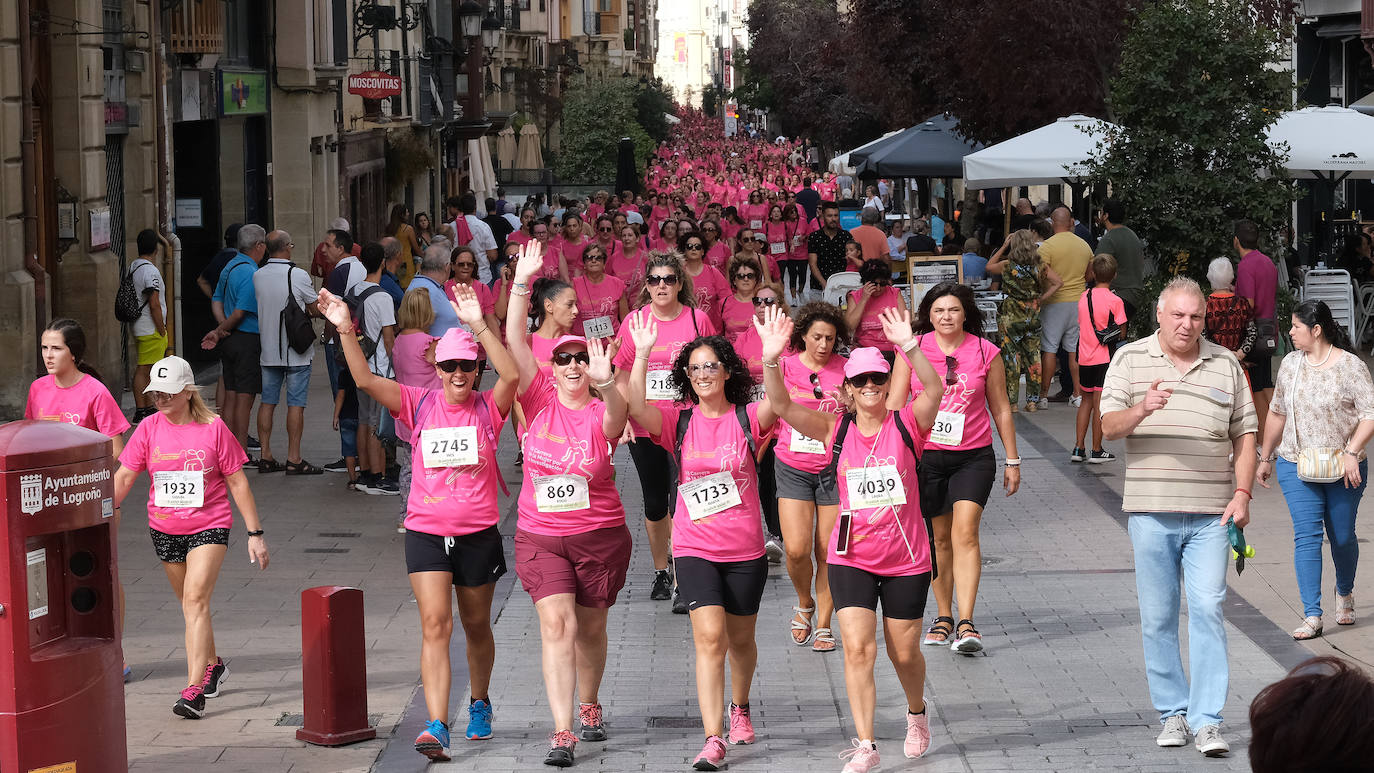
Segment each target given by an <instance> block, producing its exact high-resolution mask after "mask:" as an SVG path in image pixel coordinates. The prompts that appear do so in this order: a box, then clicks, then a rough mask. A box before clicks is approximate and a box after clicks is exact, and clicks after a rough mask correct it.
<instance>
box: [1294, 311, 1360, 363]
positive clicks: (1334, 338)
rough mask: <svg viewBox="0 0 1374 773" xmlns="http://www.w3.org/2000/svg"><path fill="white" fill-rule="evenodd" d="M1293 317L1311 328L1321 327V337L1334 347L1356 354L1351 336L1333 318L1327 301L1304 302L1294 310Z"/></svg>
mask: <svg viewBox="0 0 1374 773" xmlns="http://www.w3.org/2000/svg"><path fill="white" fill-rule="evenodd" d="M1293 316H1295V317H1297V318H1298V321H1299V322H1301V323H1302V324H1304V325H1306V326H1307V327H1309V328H1311V327H1316V326H1318V325H1320V326H1321V329H1322V332H1321V337H1322V338H1324V339H1326V342H1327V343H1329V344H1331V345H1332V346H1334V347H1336V348H1338V349H1344V350H1346V351H1347V352H1352V353H1354V352H1355V347H1354V345H1352V344H1351V343H1350V334H1349V333H1347V332H1346V329H1345V328H1344V327H1343V326H1342V325H1341V324H1340V323H1339V322H1337V321H1336V319H1335V317H1333V316H1331V307H1330V306H1327V305H1326V302H1325V301H1317V300H1309V301H1303V302H1302V303H1299V304H1298V306H1297V308H1295V309H1293Z"/></svg>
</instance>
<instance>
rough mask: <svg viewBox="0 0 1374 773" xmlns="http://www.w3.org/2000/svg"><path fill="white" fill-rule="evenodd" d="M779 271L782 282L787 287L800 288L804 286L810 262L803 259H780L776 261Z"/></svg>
mask: <svg viewBox="0 0 1374 773" xmlns="http://www.w3.org/2000/svg"><path fill="white" fill-rule="evenodd" d="M778 265H779V272H780V273H781V274H782V277H783V284H784V285H785V286H787V287H792V288H797V289H801V288H804V287H805V286H806V275H807V273H808V272H809V271H810V267H811V266H810V264H809V263H808V262H807V261H804V260H782V261H778Z"/></svg>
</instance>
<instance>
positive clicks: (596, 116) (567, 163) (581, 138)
mask: <svg viewBox="0 0 1374 773" xmlns="http://www.w3.org/2000/svg"><path fill="white" fill-rule="evenodd" d="M640 95H641V84H640V83H639V82H638V81H635V80H632V79H630V78H614V79H611V80H606V81H591V80H583V81H582V82H580V83H577V84H576V85H574V86H573V87H572V88H571V89H569V90H568V91H567V92H565V93H564V96H563V126H562V134H561V137H562V141H561V143H560V146H559V152H558V156H557V159H556V160H555V164H554V171H555V173H556V174H557V175H558V177H559V178H560V179H562V180H565V181H569V182H581V183H608V184H609V183H611V182H614V180H615V176H616V175H615V173H616V148H617V147H618V145H619V142H620V138H621V137H629V138H630V139H632V140H634V143H635V159H636V167H637V171H638V172H642V171H643V165H644V159H646V158H648V155H649V153H650V152H651V151H653V149H654V147H655V146H656V143H655V142H654V139H653V138H652V137H650V136H649V133H648V132H647V131H645V128H644V127H643V126H641V125H640V122H639V116H640V114H641V113H640V103H639V101H638V97H639V96H640ZM670 107H671V104H670ZM662 115H663V113H662V111H659V113H658V117H659V120H660V121H662V120H664V119H663V117H662ZM665 123H666V121H665ZM665 136H666V133H665Z"/></svg>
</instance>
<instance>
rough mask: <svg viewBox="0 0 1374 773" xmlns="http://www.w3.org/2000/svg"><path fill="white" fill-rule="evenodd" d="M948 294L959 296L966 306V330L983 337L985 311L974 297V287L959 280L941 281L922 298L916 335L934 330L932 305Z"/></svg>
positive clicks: (917, 315)
mask: <svg viewBox="0 0 1374 773" xmlns="http://www.w3.org/2000/svg"><path fill="white" fill-rule="evenodd" d="M946 295H953V296H954V297H955V298H958V299H959V303H960V304H961V305H962V306H963V307H964V332H965V333H968V334H969V335H975V336H978V337H979V338H982V337H983V311H982V309H979V308H978V302H977V301H975V300H974V299H973V288H971V287H969V286H968V285H965V284H959V283H958V282H941V283H940V284H937V285H935V286H934V287H932V288H930V291H929V292H927V293H926V297H924V298H922V299H921V305H920V306H919V307H918V308H917V309H916V335H922V334H924V333H930V332H934V330H935V326H934V325H932V324H931V323H930V307H931V306H934V305H935V302H936V301H938V300H940V299H941V298H943V297H945V296H946Z"/></svg>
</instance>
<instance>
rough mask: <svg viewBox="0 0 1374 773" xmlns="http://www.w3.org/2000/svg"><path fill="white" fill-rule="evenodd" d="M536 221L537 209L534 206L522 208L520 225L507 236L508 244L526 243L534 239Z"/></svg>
mask: <svg viewBox="0 0 1374 773" xmlns="http://www.w3.org/2000/svg"><path fill="white" fill-rule="evenodd" d="M534 221H535V211H534V209H533V208H531V207H525V208H524V209H522V210H520V227H519V228H517V229H515V231H514V232H513V233H511V234H510V235H509V236H507V237H506V242H507V243H508V244H509V243H510V242H515V243H516V244H524V243H525V242H527V241H529V240H531V239H533V238H534V230H533V228H534Z"/></svg>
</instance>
